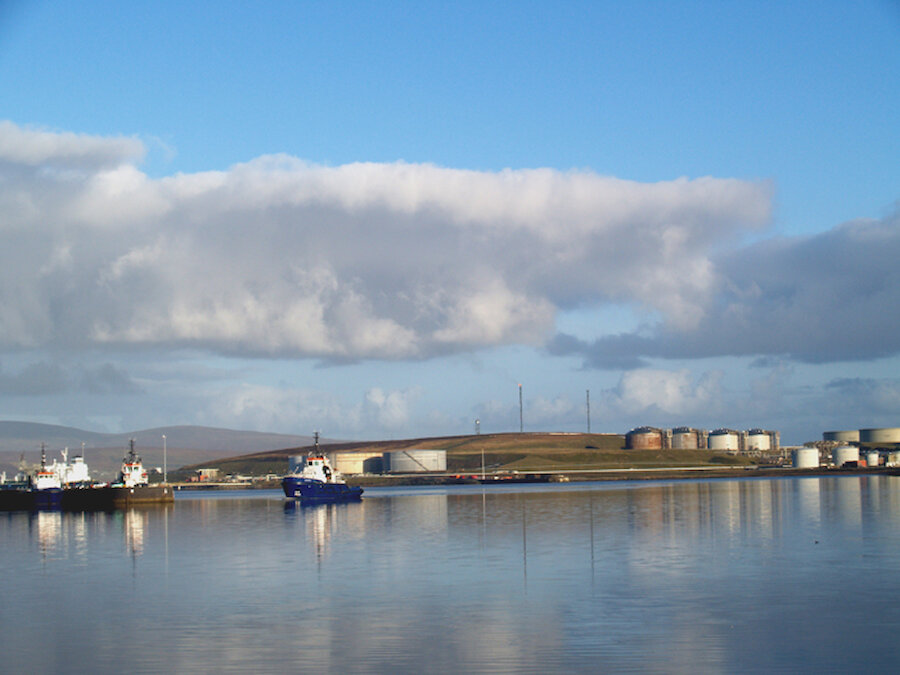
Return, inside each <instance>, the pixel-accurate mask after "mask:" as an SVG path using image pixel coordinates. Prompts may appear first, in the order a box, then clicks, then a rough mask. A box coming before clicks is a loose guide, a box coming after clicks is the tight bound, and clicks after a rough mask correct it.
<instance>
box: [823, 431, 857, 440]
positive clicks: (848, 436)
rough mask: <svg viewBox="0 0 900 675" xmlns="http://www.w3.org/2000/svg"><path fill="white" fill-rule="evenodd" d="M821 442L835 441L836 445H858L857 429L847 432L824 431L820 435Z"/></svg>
mask: <svg viewBox="0 0 900 675" xmlns="http://www.w3.org/2000/svg"><path fill="white" fill-rule="evenodd" d="M822 440H823V441H836V442H838V443H859V429H854V430H852V431H851V430H848V431H826V432H825V433H823V434H822Z"/></svg>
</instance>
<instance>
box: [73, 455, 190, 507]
mask: <svg viewBox="0 0 900 675" xmlns="http://www.w3.org/2000/svg"><path fill="white" fill-rule="evenodd" d="M174 501H175V493H174V492H173V491H172V486H171V485H169V484H168V483H160V484H156V485H151V484H150V481H149V479H148V475H147V471H146V469H144V464H143V462H142V461H141V458H140V456H139V455H138V454H137V452H135V449H134V439H133V438H132V439H131V440H130V441H129V449H128V454H127V455H125V457H124V458H123V459H122V466H121V468H120V469H119V474H118V476H117V478H116V480H115V481H114V482H113V483H111V484H109V485H101V486H96V485H95V486H90V487H77V488H70V489H67V490H65V491H64V494H63V507H64V508H67V509H73V510H97V509H117V508H123V507H129V506H140V505H145V504H146V505H149V504H170V503H172V502H174Z"/></svg>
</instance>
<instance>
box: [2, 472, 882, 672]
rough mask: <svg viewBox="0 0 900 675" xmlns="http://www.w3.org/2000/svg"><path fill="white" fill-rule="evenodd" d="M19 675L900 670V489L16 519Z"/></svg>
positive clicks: (403, 498)
mask: <svg viewBox="0 0 900 675" xmlns="http://www.w3.org/2000/svg"><path fill="white" fill-rule="evenodd" d="M0 547H2V549H0V572H2V581H3V587H2V591H0V592H2V602H0V670H2V672H9V673H15V672H22V673H26V672H27V673H66V672H72V673H75V672H116V673H163V672H165V673H250V672H254V673H300V672H303V673H319V672H321V673H519V672H521V673H618V672H642V673H744V672H746V673H750V672H753V673H770V672H783V673H798V672H803V673H820V672H847V673H849V672H867V673H873V672H885V673H887V672H891V673H894V672H897V671H898V670H900V641H898V636H900V584H898V581H897V576H898V574H900V478H897V477H889V476H869V477H860V476H840V477H823V478H818V477H808V478H783V479H753V478H749V479H741V480H687V481H659V482H646V481H636V482H618V483H569V484H554V485H520V486H489V487H486V488H483V487H481V486H453V487H441V488H435V487H417V488H380V489H379V488H371V489H369V490H367V491H366V495H365V497H364V499H363V501H362V503H358V504H345V505H328V506H317V507H294V508H291V507H288V506H286V505H285V502H284V500H283V499H282V497H281V495H280V494H279V493H277V492H275V491H240V492H181V493H179V494H178V496H177V499H176V502H175V504H174V505H171V506H168V507H156V508H145V509H140V510H128V511H119V512H115V513H78V514H75V513H59V512H40V513H34V514H29V513H2V514H0Z"/></svg>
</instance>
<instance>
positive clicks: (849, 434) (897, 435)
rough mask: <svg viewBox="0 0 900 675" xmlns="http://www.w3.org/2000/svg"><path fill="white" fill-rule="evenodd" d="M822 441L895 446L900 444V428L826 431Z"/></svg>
mask: <svg viewBox="0 0 900 675" xmlns="http://www.w3.org/2000/svg"><path fill="white" fill-rule="evenodd" d="M822 440H823V441H836V442H838V443H884V444H890V445H893V444H894V443H900V427H881V428H878V429H855V430H848V431H826V432H825V433H824V434H822Z"/></svg>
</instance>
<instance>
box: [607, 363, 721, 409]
mask: <svg viewBox="0 0 900 675" xmlns="http://www.w3.org/2000/svg"><path fill="white" fill-rule="evenodd" d="M722 377H723V373H722V372H720V371H709V372H706V373H704V374H703V375H701V376H700V377H699V378H696V379H695V378H694V375H693V374H692V373H691V372H690V371H688V370H677V371H671V370H658V369H651V368H643V369H638V370H631V371H628V372H626V373H624V374H623V375H622V378H621V380H620V381H619V384H618V386H617V387H616V388H615V389H614V390H612V391H610V392H606V394H607V396H606V403H607V405H610V406H611V407H613V408H616V409H617V410H618V411H619V413H620V414H624V415H635V414H643V415H656V416H659V417H661V418H664V419H668V418H670V417H672V416H685V417H687V416H699V415H701V414H702V415H708V414H709V413H710V412H711V411H713V410H714V409H716V408H718V402H719V401H720V400H721V399H722V387H721V382H722Z"/></svg>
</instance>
